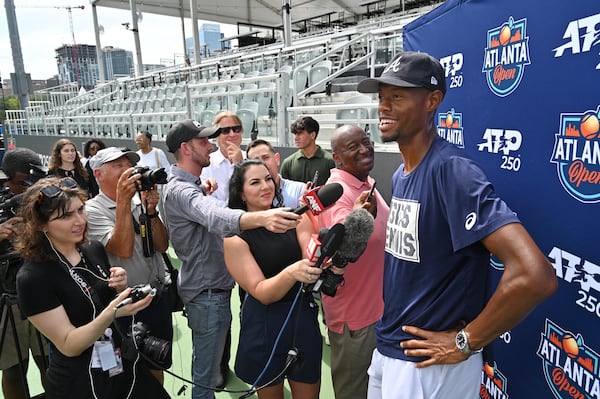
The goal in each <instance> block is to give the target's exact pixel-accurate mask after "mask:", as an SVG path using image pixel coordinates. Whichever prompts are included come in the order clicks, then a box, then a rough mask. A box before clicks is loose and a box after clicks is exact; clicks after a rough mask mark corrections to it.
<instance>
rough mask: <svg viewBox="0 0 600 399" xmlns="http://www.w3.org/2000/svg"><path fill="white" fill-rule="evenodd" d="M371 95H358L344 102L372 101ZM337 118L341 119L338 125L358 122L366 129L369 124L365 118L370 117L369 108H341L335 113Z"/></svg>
mask: <svg viewBox="0 0 600 399" xmlns="http://www.w3.org/2000/svg"><path fill="white" fill-rule="evenodd" d="M371 102H372V100H371V97H369V96H365V95H357V96H353V97H350V98H348V99H347V100H346V101H344V104H368V103H371ZM335 116H336V119H337V120H338V121H339V122H338V124H337V127H340V126H341V125H347V124H356V125H359V126H360V127H362V128H363V129H366V127H367V124H366V123H365V122H363V121H364V120H365V119H369V109H368V108H362V107H361V108H350V109H340V110H338V111H336V113H335Z"/></svg>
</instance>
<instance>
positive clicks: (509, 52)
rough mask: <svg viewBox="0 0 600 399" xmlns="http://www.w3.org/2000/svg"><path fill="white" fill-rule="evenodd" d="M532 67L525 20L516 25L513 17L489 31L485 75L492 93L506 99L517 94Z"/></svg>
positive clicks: (484, 63)
mask: <svg viewBox="0 0 600 399" xmlns="http://www.w3.org/2000/svg"><path fill="white" fill-rule="evenodd" d="M530 63H531V62H530V61H529V37H528V36H527V19H526V18H523V19H520V20H518V21H515V20H514V19H513V17H510V18H509V19H508V21H507V22H505V23H503V24H502V25H500V26H498V27H495V28H493V29H490V30H488V32H487V47H486V48H485V54H484V57H483V70H482V72H483V73H485V75H486V79H487V84H488V87H489V88H490V90H491V91H492V93H494V94H495V95H497V96H499V97H506V96H508V95H509V94H511V93H512V92H513V91H515V90H516V89H517V87H518V86H519V83H521V79H522V78H523V73H524V71H525V65H529V64H530Z"/></svg>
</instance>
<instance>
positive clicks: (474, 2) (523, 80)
mask: <svg viewBox="0 0 600 399" xmlns="http://www.w3.org/2000/svg"><path fill="white" fill-rule="evenodd" d="M404 48H405V49H406V50H412V51H424V52H427V53H430V54H431V55H433V56H434V57H436V58H438V59H439V60H440V61H441V63H442V65H443V66H444V68H445V69H446V79H447V80H446V83H447V86H448V93H447V94H446V98H445V99H444V101H443V103H442V104H441V106H440V108H439V110H438V115H437V127H438V134H439V135H440V136H442V137H444V138H445V139H446V140H448V141H450V142H452V143H454V144H455V145H456V146H458V147H461V148H464V149H465V151H466V152H467V153H468V154H469V155H470V156H471V157H472V158H473V159H474V160H476V161H477V162H478V163H479V164H480V165H481V166H482V167H483V169H484V170H485V171H486V173H487V174H488V176H489V178H490V180H491V181H492V182H493V183H494V186H495V187H496V190H497V191H498V193H499V195H500V196H501V197H502V198H503V199H505V200H506V202H507V203H508V204H509V206H510V207H511V208H512V209H513V210H515V211H516V212H518V214H519V218H520V219H521V220H522V221H523V224H524V225H525V227H526V228H527V230H528V231H529V232H530V233H531V235H532V236H533V238H534V239H535V241H536V242H537V244H538V245H539V247H540V248H541V250H542V251H543V252H544V253H545V254H546V255H547V256H548V259H549V261H550V262H551V263H552V265H553V266H554V268H555V271H556V275H557V278H558V280H559V289H558V291H557V293H556V294H555V295H554V296H553V297H552V298H550V299H549V300H547V301H546V302H544V303H543V304H542V305H540V306H539V307H538V308H536V310H535V311H534V312H533V313H532V314H530V315H529V316H528V317H527V319H525V321H523V322H522V323H521V324H519V325H518V326H517V327H516V328H514V329H513V330H511V331H507V332H505V333H504V334H503V335H502V336H501V337H500V338H499V339H498V340H496V342H495V343H494V344H493V348H492V349H493V350H492V351H491V352H492V355H491V357H490V359H488V361H487V363H486V364H485V365H484V367H483V370H482V373H481V389H480V396H481V398H483V399H487V398H509V397H512V398H561V399H567V398H586V399H589V398H600V355H599V353H600V334H599V333H598V326H600V251H599V250H598V248H599V244H600V238H599V236H598V235H596V234H597V233H598V231H599V230H600V204H599V202H600V129H599V119H600V3H599V2H598V0H577V1H564V0H547V1H544V2H540V1H534V0H503V1H498V0H471V1H469V0H466V1H465V0H462V1H459V0H448V1H447V2H446V3H444V4H443V5H442V6H440V7H438V8H437V9H435V10H434V11H432V12H431V13H429V14H427V15H425V16H423V17H421V18H419V19H417V20H415V21H414V22H412V23H411V24H409V25H407V26H406V27H405V29H404ZM490 267H492V268H493V270H494V271H493V273H492V274H493V277H494V279H495V280H496V282H497V281H498V280H499V279H500V277H501V275H502V271H503V268H504V266H503V265H502V264H501V263H499V262H498V261H496V260H495V259H494V258H493V257H492V258H491V262H490Z"/></svg>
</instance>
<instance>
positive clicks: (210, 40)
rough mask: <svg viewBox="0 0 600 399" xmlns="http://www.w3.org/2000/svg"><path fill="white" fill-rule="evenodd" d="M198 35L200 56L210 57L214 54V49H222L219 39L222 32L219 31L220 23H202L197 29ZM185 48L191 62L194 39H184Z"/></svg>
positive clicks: (221, 36)
mask: <svg viewBox="0 0 600 399" xmlns="http://www.w3.org/2000/svg"><path fill="white" fill-rule="evenodd" d="M198 37H199V39H200V57H201V58H202V57H210V56H213V55H215V54H216V53H215V51H220V50H222V48H221V39H222V38H223V33H221V25H219V24H202V25H201V26H200V29H199V30H198ZM185 48H186V51H187V53H188V56H189V58H190V61H191V62H194V60H195V58H196V57H195V56H194V40H193V38H191V37H188V38H186V39H185Z"/></svg>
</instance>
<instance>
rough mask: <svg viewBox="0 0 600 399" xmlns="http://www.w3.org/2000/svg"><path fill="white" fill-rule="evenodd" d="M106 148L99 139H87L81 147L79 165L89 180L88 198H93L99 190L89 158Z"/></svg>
mask: <svg viewBox="0 0 600 399" xmlns="http://www.w3.org/2000/svg"><path fill="white" fill-rule="evenodd" d="M105 148H106V144H104V142H103V141H102V140H100V139H89V140H88V141H86V142H85V146H84V147H83V158H81V164H82V165H83V167H84V168H85V170H86V171H87V173H88V176H89V178H90V190H89V191H90V198H93V197H95V196H96V195H98V193H99V192H100V188H99V187H98V182H97V181H96V178H95V177H94V171H93V170H92V168H90V163H89V160H90V158H91V157H93V156H94V155H96V153H97V152H98V151H100V150H103V149H105Z"/></svg>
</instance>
